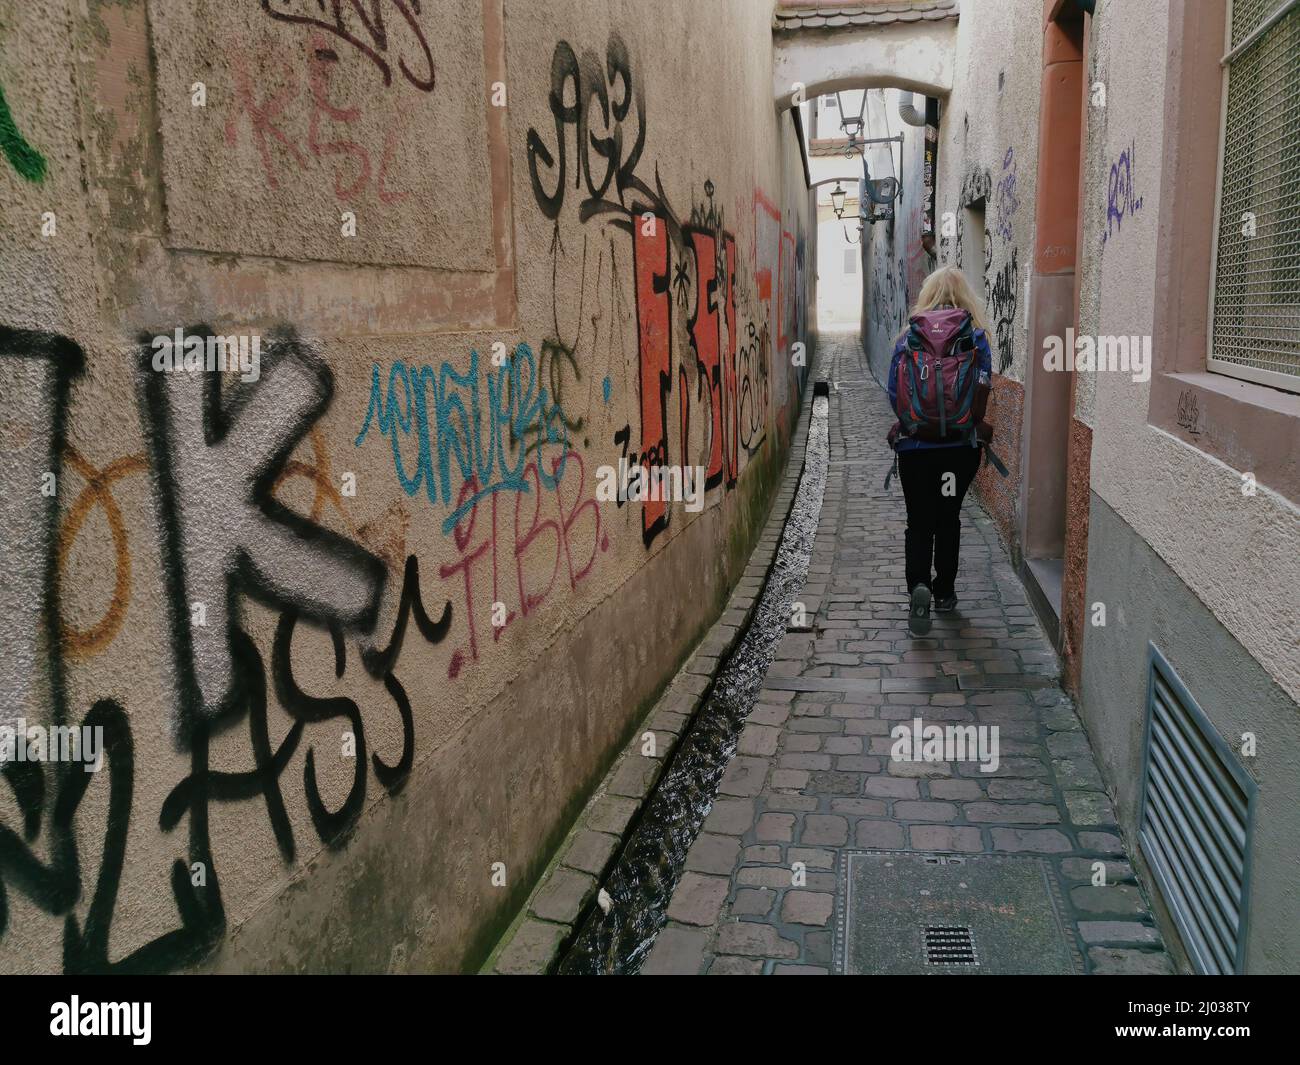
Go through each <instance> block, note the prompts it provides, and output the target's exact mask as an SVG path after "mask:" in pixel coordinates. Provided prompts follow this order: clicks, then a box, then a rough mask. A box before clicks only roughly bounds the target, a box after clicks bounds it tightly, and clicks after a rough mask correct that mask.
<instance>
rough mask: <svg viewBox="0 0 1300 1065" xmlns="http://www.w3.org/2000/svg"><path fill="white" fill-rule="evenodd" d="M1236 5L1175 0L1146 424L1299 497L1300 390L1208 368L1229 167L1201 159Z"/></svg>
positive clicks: (1210, 137)
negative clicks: (1221, 197) (1219, 218)
mask: <svg viewBox="0 0 1300 1065" xmlns="http://www.w3.org/2000/svg"><path fill="white" fill-rule="evenodd" d="M1227 4H1228V0H1169V16H1168V22H1167V33H1168V41H1169V48H1168V54H1167V57H1166V67H1165V93H1164V100H1163V107H1164V116H1163V122H1162V128H1163V134H1162V136H1163V139H1164V144H1165V151H1164V154H1163V156H1162V160H1161V169H1160V197H1159V208H1158V212H1159V221H1158V224H1157V237H1156V248H1155V275H1154V278H1153V286H1154V293H1155V295H1154V299H1153V307H1154V317H1153V320H1152V349H1153V356H1154V365H1153V367H1152V373H1151V386H1150V395H1149V400H1148V405H1147V424H1148V425H1150V426H1151V427H1152V428H1154V429H1157V430H1159V431H1160V432H1163V433H1165V434H1167V435H1168V436H1170V437H1173V438H1174V439H1175V440H1178V441H1180V442H1181V443H1183V444H1185V445H1187V446H1188V447H1191V448H1193V449H1195V450H1196V451H1199V452H1200V453H1202V454H1203V455H1206V456H1208V457H1210V458H1212V459H1215V460H1218V461H1220V462H1222V463H1223V464H1224V465H1226V466H1227V467H1229V468H1230V469H1233V470H1238V471H1243V472H1250V473H1252V474H1253V475H1254V478H1255V481H1256V483H1258V484H1259V485H1261V486H1266V487H1268V488H1271V489H1273V490H1274V491H1276V492H1278V493H1280V494H1281V495H1283V496H1284V497H1286V498H1287V499H1290V500H1292V501H1294V502H1300V394H1297V393H1294V392H1288V391H1284V390H1282V389H1279V388H1275V387H1273V386H1271V385H1264V384H1260V383H1259V382H1257V381H1248V380H1245V379H1244V378H1241V377H1234V376H1231V375H1229V374H1224V373H1218V372H1211V371H1210V369H1209V367H1208V365H1207V363H1206V357H1207V356H1206V352H1207V350H1208V344H1209V340H1208V337H1209V331H1208V328H1207V326H1208V323H1209V314H1210V300H1209V298H1208V296H1209V294H1210V293H1211V292H1212V291H1213V285H1214V271H1213V270H1212V269H1211V258H1212V253H1213V249H1214V246H1215V243H1216V242H1217V233H1216V231H1215V230H1214V229H1213V228H1212V226H1211V224H1210V223H1211V221H1212V219H1213V217H1214V213H1215V211H1216V209H1217V205H1218V187H1219V182H1220V181H1221V174H1216V173H1212V172H1211V171H1210V168H1209V167H1208V166H1205V165H1204V163H1201V164H1200V165H1198V164H1197V160H1198V158H1199V159H1202V160H1203V159H1206V158H1207V157H1208V158H1214V157H1215V150H1216V146H1217V143H1218V141H1219V138H1220V137H1221V136H1222V129H1221V128H1220V129H1216V128H1214V122H1215V120H1216V118H1218V117H1219V116H1220V115H1221V114H1222V104H1223V96H1224V92H1223V89H1224V79H1223V78H1217V79H1216V78H1206V77H1205V76H1204V71H1206V70H1207V69H1208V68H1209V67H1210V66H1211V65H1213V64H1217V63H1218V62H1219V61H1220V60H1221V59H1222V58H1223V55H1224V40H1225V37H1224V27H1225V26H1227V25H1229V23H1228V22H1227V21H1226V10H1227ZM1193 5H1194V9H1193ZM1221 15H1222V17H1220V16H1221Z"/></svg>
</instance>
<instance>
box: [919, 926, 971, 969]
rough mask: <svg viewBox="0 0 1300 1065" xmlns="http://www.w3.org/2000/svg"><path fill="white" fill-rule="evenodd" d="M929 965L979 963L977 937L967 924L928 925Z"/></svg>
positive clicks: (926, 943) (926, 940)
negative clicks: (976, 951) (976, 949)
mask: <svg viewBox="0 0 1300 1065" xmlns="http://www.w3.org/2000/svg"><path fill="white" fill-rule="evenodd" d="M925 963H926V964H927V965H979V963H980V962H979V957H978V956H977V955H976V953H975V937H974V935H973V934H972V932H971V930H970V929H969V928H967V927H966V926H965V925H926V928H925Z"/></svg>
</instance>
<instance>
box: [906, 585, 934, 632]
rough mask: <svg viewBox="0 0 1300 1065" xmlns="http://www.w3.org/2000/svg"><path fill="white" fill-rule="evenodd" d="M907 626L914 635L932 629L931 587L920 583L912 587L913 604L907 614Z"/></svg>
mask: <svg viewBox="0 0 1300 1065" xmlns="http://www.w3.org/2000/svg"><path fill="white" fill-rule="evenodd" d="M907 628H908V631H909V632H911V634H912V635H913V636H924V635H925V634H926V633H927V632H929V631H930V589H929V588H927V587H926V586H925V585H924V584H918V585H917V586H916V587H915V588H913V589H912V605H911V609H910V610H909V611H908V614H907Z"/></svg>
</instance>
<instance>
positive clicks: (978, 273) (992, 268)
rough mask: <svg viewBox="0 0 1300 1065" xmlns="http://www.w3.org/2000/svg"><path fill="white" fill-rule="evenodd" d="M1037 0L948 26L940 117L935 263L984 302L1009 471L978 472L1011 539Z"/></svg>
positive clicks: (978, 10)
mask: <svg viewBox="0 0 1300 1065" xmlns="http://www.w3.org/2000/svg"><path fill="white" fill-rule="evenodd" d="M1042 11H1043V5H1042V4H1041V3H1040V2H1039V0H970V2H969V3H963V4H962V19H961V21H960V23H959V24H958V27H957V37H958V44H957V54H958V56H960V57H961V58H960V61H959V63H958V67H957V76H956V78H955V79H954V86H953V92H952V94H951V96H950V97H949V98H948V99H947V100H946V101H944V102H943V104H942V107H941V111H940V132H939V165H938V184H937V190H938V191H937V196H936V203H935V229H936V231H937V236H938V249H937V250H938V261H939V263H940V264H947V265H955V266H958V267H960V268H961V269H962V270H963V271H965V273H966V277H967V279H968V280H969V281H970V282H971V285H972V287H973V288H974V289H975V292H976V293H977V294H978V295H980V296H981V297H982V298H983V301H984V311H985V318H986V320H987V322H988V327H989V340H990V343H991V345H992V349H993V370H994V378H993V395H992V397H991V399H990V404H989V415H988V420H989V422H990V423H991V424H992V425H993V427H994V432H995V435H996V441H997V449H998V451H999V453H1000V454H1001V456H1002V457H1003V459H1004V460H1006V462H1007V465H1008V466H1009V468H1010V470H1011V476H1010V477H1007V478H1001V477H998V476H997V475H996V474H995V473H994V472H993V471H992V470H990V469H989V468H987V467H985V468H984V469H982V470H981V472H980V474H979V477H978V479H977V481H976V485H977V488H978V491H979V493H980V496H981V498H982V499H983V501H984V503H985V505H986V506H987V507H988V508H989V511H990V512H991V513H992V515H993V517H994V519H995V520H996V521H997V523H998V526H999V528H1000V529H1001V532H1002V535H1003V537H1004V538H1005V539H1006V540H1007V541H1008V542H1009V543H1012V544H1013V545H1014V544H1015V543H1016V542H1017V540H1018V522H1019V510H1020V506H1021V504H1020V476H1021V465H1022V463H1021V439H1020V437H1021V430H1022V415H1023V408H1024V401H1025V381H1026V378H1027V367H1028V364H1029V359H1030V353H1029V351H1028V347H1029V318H1028V299H1029V294H1028V289H1027V282H1028V280H1029V275H1030V272H1031V270H1030V268H1031V265H1032V264H1031V260H1032V258H1033V246H1034V209H1033V205H1034V202H1035V195H1036V188H1037V168H1038V163H1037V159H1038V115H1039V95H1040V90H1041V78H1042V67H1041V62H1042V48H1043V45H1042Z"/></svg>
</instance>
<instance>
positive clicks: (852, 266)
mask: <svg viewBox="0 0 1300 1065" xmlns="http://www.w3.org/2000/svg"><path fill="white" fill-rule="evenodd" d="M844 272H845V273H846V274H856V273H857V272H858V252H857V249H856V248H845V249H844Z"/></svg>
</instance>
